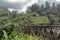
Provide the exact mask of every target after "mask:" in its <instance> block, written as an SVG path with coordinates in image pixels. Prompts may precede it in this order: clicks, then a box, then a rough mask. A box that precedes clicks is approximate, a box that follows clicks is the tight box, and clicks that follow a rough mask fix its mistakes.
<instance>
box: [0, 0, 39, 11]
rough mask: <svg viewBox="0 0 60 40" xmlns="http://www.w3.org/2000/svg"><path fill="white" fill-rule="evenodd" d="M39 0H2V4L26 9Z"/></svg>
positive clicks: (0, 3) (22, 9)
mask: <svg viewBox="0 0 60 40" xmlns="http://www.w3.org/2000/svg"><path fill="white" fill-rule="evenodd" d="M36 2H38V0H22V1H21V0H18V1H17V0H0V6H3V7H8V8H13V9H16V10H20V11H25V10H26V8H27V7H28V6H31V5H32V4H34V3H36Z"/></svg>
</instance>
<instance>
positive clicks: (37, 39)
mask: <svg viewBox="0 0 60 40" xmlns="http://www.w3.org/2000/svg"><path fill="white" fill-rule="evenodd" d="M27 25H30V26H31V25H60V4H57V5H56V4H55V3H53V4H52V6H51V5H50V3H49V2H46V3H45V5H44V4H42V5H41V6H40V5H37V4H36V3H35V4H33V5H32V6H29V7H28V8H27V10H26V13H24V12H22V13H17V12H16V11H12V12H10V11H9V10H8V8H3V7H0V40H60V34H59V35H58V36H57V34H56V33H54V32H53V31H52V29H51V30H50V32H47V31H46V29H40V35H39V36H37V35H31V34H30V35H28V34H24V33H23V32H22V31H23V30H22V27H24V26H27Z"/></svg>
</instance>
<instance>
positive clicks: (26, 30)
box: [22, 25, 60, 35]
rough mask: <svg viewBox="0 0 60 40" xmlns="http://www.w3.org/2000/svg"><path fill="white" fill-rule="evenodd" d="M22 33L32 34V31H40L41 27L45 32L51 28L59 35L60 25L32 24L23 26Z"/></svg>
mask: <svg viewBox="0 0 60 40" xmlns="http://www.w3.org/2000/svg"><path fill="white" fill-rule="evenodd" d="M22 29H23V32H24V33H28V34H33V33H40V30H41V29H46V30H47V32H50V30H52V31H53V32H54V33H57V35H59V33H60V25H38V26H36V25H32V26H24V27H23V28H22Z"/></svg>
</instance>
